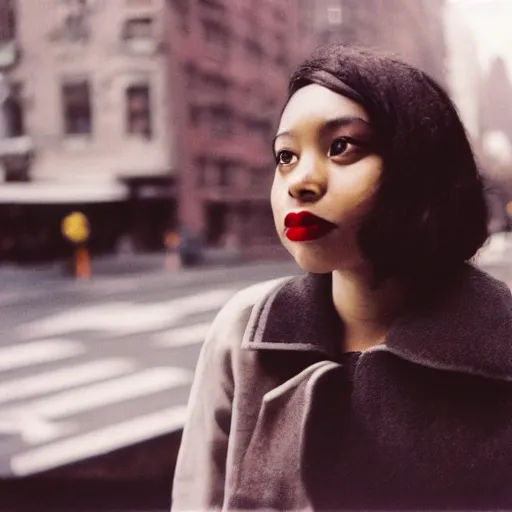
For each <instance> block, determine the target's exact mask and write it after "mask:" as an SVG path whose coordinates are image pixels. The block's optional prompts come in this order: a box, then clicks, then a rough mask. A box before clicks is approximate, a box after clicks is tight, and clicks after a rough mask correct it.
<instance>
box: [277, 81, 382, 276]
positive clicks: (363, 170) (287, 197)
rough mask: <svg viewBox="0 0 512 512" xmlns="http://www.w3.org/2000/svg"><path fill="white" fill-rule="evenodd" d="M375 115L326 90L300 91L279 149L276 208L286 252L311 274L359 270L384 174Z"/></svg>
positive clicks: (315, 87)
mask: <svg viewBox="0 0 512 512" xmlns="http://www.w3.org/2000/svg"><path fill="white" fill-rule="evenodd" d="M373 140H374V136H373V133H372V130H371V127H370V124H369V118H368V114H367V113H366V112H365V110H364V108H363V107H361V106H360V105H359V104H358V103H355V102H354V101H352V100H350V99H348V98H346V97H344V96H341V95H339V94H336V93H334V92H332V91H331V90H329V89H327V88H325V87H322V86H320V85H316V84H313V85H308V86H306V87H303V88H302V89H299V90H298V91H297V92H296V93H295V94H294V95H293V96H292V97H291V98H290V101H289V102H288V104H287V105H286V108H285V110H284V112H283V115H282V117H281V122H280V124H279V129H278V132H277V136H276V139H275V143H274V154H275V157H276V172H275V177H274V183H273V185H272V193H271V202H272V210H273V213H274V222H275V225H276V229H277V232H278V234H279V236H280V238H281V241H282V242H283V244H284V246H285V247H286V248H287V249H288V251H290V253H291V254H292V256H293V257H294V258H295V260H296V261H297V263H298V264H299V265H300V267H302V268H303V269H304V270H306V271H307V272H314V273H326V272H332V271H334V270H348V269H350V270H357V269H358V268H361V267H364V266H365V262H364V259H363V257H362V255H361V252H360V250H359V247H358V243H357V234H358V231H359V227H360V225H361V221H362V219H363V218H364V217H365V214H366V213H367V212H368V210H369V209H370V208H371V205H372V199H373V197H374V195H375V193H376V190H377V186H378V183H379V179H380V176H381V173H382V159H381V158H380V157H379V156H378V155H377V154H375V152H374V149H373V147H374V144H373Z"/></svg>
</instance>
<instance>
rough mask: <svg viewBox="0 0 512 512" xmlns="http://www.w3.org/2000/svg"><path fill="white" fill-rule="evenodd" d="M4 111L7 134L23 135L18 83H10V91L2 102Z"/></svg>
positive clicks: (21, 105) (11, 135) (21, 107)
mask: <svg viewBox="0 0 512 512" xmlns="http://www.w3.org/2000/svg"><path fill="white" fill-rule="evenodd" d="M4 113H5V116H6V120H7V128H8V132H7V133H8V136H9V137H20V136H22V135H25V123H24V119H23V101H22V98H21V86H20V84H13V85H11V93H10V95H9V98H7V100H6V102H5V103H4Z"/></svg>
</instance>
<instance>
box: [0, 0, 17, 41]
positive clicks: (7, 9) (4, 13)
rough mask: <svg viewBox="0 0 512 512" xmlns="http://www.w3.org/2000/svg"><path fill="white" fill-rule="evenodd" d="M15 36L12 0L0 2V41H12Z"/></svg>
mask: <svg viewBox="0 0 512 512" xmlns="http://www.w3.org/2000/svg"><path fill="white" fill-rule="evenodd" d="M15 36H16V15H15V10H14V1H13V0H3V1H1V2H0V43H6V42H9V41H12V40H13V39H14V38H15Z"/></svg>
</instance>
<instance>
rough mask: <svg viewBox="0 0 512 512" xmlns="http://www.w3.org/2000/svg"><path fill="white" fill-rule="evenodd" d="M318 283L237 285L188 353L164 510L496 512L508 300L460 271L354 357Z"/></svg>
mask: <svg viewBox="0 0 512 512" xmlns="http://www.w3.org/2000/svg"><path fill="white" fill-rule="evenodd" d="M341 329H342V326H341V325H340V322H339V320H338V316H337V315H336V312H335V310H334V307H333V304H332V297H331V276H330V275H312V274H306V275H304V276H298V277H293V278H287V279H285V280H279V281H272V282H269V283H263V284H260V285H257V286H253V287H251V288H249V289H246V290H244V291H242V292H240V293H239V294H237V295H236V296H235V297H234V298H233V299H232V300H231V301H230V302H229V303H228V304H227V305H226V306H225V307H224V308H223V310H222V311H221V312H220V313H219V315H218V316H217V318H216V320H215V321H214V323H213V325H212V328H211V331H210V334H209V336H208V339H207V340H206V342H205V345H204V347H203V349H202V352H201V356H200V359H199V362H198V366H197V371H196V377H195V381H194V384H193V387H192V392H191V396H190V408H189V418H188V421H187V424H186V427H185V430H184V434H183V439H182V445H181V449H180V453H179V457H178V462H177V467H176V474H175V479H174V485H173V506H172V507H173V508H172V509H173V510H176V511H177V510H195V511H201V510H214V509H219V510H220V509H222V510H340V509H362V508H366V509H369V508H374V507H375V508H380V509H385V508H388V509H399V508H400V509H405V508H409V509H418V508H431V509H432V508H438V509H439V508H443V509H446V508H451V507H453V508H457V509H464V508H473V509H475V508H487V509H489V508H494V509H496V508H500V507H501V508H512V343H511V342H512V298H511V294H510V290H509V289H508V288H507V287H506V286H505V285H504V284H503V283H501V282H500V281H497V280H495V279H493V278H492V277H490V276H489V275H487V274H485V273H483V272H481V271H479V270H477V269H475V268H473V267H471V266H469V265H468V266H466V267H465V268H464V271H463V272H462V275H461V276H460V277H459V278H458V279H455V280H454V282H453V284H452V285H451V286H450V287H448V288H447V289H446V290H445V292H444V293H443V294H442V296H441V297H440V298H437V299H436V300H434V301H432V302H431V303H429V304H428V305H425V304H424V305H423V306H419V305H416V306H414V305H411V307H410V308H408V311H407V312H406V313H405V314H404V315H403V316H402V317H401V318H400V319H398V320H397V321H396V322H395V323H394V325H393V326H392V328H391V330H390V331H389V333H388V335H387V337H386V344H385V345H378V346H376V347H374V348H372V349H370V350H368V351H366V352H364V353H363V354H362V356H361V358H360V359H359V361H358V363H357V366H356V369H355V374H354V381H353V388H352V389H351V390H350V391H348V387H347V384H346V381H345V378H344V371H343V370H344V368H343V366H342V365H341V364H340V363H339V362H338V360H339V348H338V346H339V344H340V339H342V332H341Z"/></svg>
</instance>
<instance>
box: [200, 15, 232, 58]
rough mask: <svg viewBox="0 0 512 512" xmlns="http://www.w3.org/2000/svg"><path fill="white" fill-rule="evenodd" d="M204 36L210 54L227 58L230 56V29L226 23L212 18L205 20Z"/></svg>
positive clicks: (203, 23)
mask: <svg viewBox="0 0 512 512" xmlns="http://www.w3.org/2000/svg"><path fill="white" fill-rule="evenodd" d="M202 25H203V37H204V40H205V41H206V43H207V44H208V46H209V48H210V50H211V51H210V52H209V56H211V57H214V58H216V59H219V60H221V59H225V58H227V57H228V56H229V43H230V37H231V36H230V31H229V28H228V27H226V26H225V25H223V24H221V23H218V22H216V21H212V20H203V21H202Z"/></svg>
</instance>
